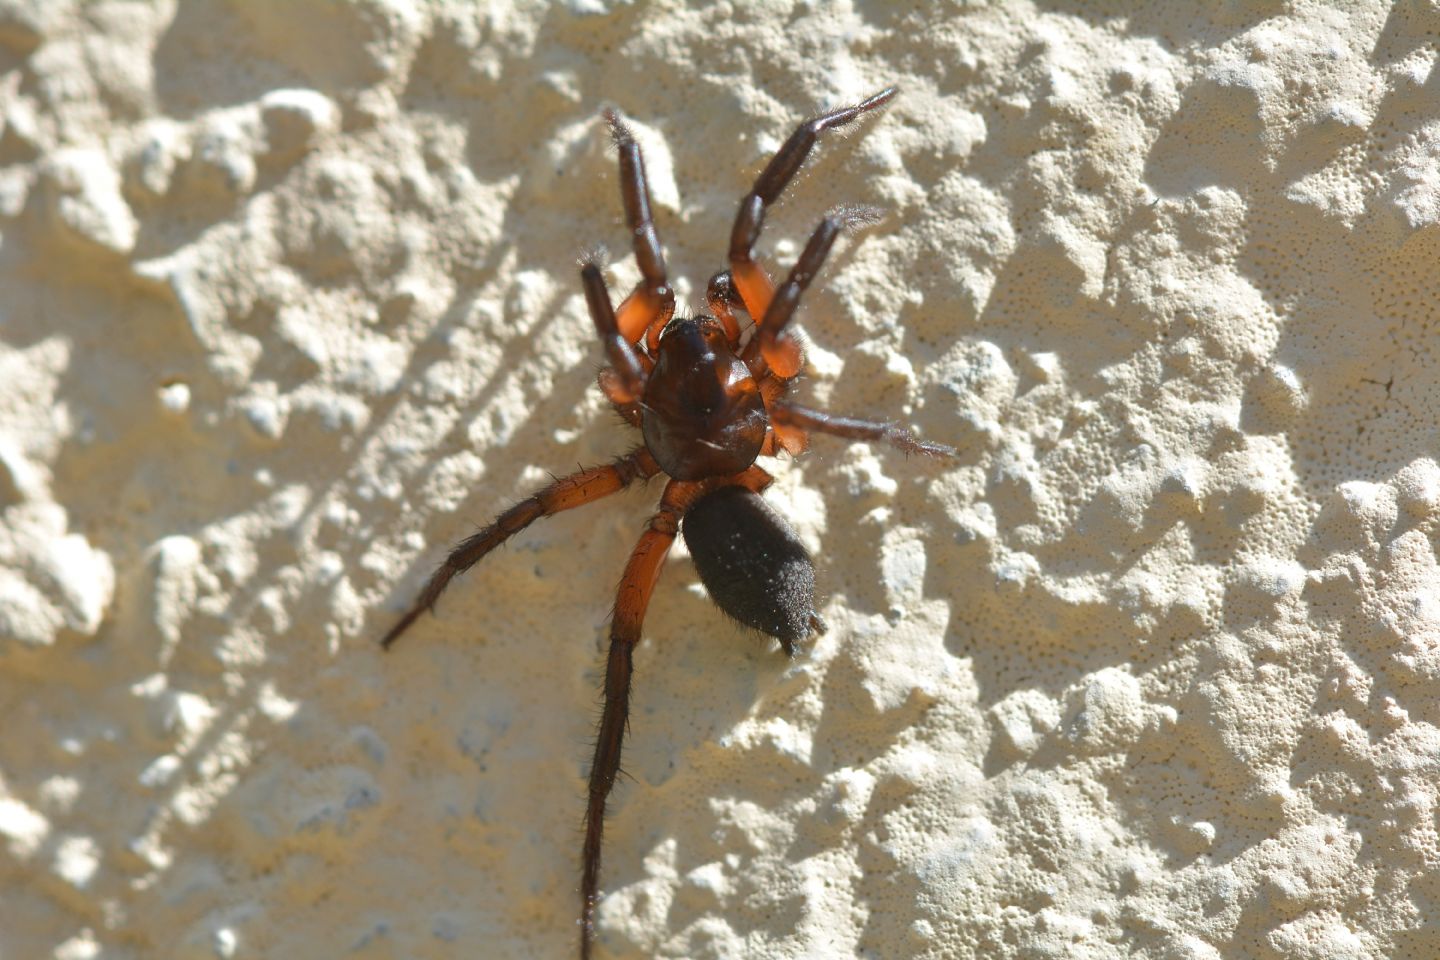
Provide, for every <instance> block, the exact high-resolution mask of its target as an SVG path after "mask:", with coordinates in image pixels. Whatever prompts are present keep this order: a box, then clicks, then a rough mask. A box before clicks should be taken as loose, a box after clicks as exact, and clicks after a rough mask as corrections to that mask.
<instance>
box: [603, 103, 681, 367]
mask: <svg viewBox="0 0 1440 960" xmlns="http://www.w3.org/2000/svg"><path fill="white" fill-rule="evenodd" d="M604 116H605V122H606V123H608V124H609V125H610V138H611V139H612V140H613V141H614V142H615V149H616V151H617V152H618V154H619V156H620V200H621V202H622V203H623V204H624V206H625V222H626V224H627V225H628V226H629V227H630V236H631V243H632V245H633V246H634V249H635V265H636V266H637V267H639V268H640V283H639V284H637V285H636V287H635V289H634V290H632V291H631V292H630V295H629V296H628V297H626V298H625V300H624V301H623V302H622V303H621V304H620V309H619V310H617V311H616V316H617V317H618V318H619V329H620V333H621V335H623V336H624V337H625V339H626V340H627V341H629V342H630V343H638V342H639V341H640V338H641V337H642V336H643V337H645V338H646V340H647V341H648V343H649V348H650V352H651V353H652V354H653V353H654V352H655V343H654V341H655V340H657V339H658V338H659V336H660V329H661V328H662V327H664V326H665V324H666V322H667V321H669V319H670V317H671V316H672V315H673V314H674V313H675V291H674V290H673V289H671V287H670V281H669V279H668V277H667V276H666V273H665V255H664V253H663V252H661V250H660V234H659V232H658V231H657V230H656V229H655V219H654V217H653V216H652V214H651V212H650V187H649V184H647V183H646V180H645V158H644V157H643V156H642V155H641V153H640V145H639V144H638V143H636V142H635V137H634V136H633V135H632V134H631V133H630V128H629V127H627V126H625V122H624V121H623V120H621V119H620V114H619V113H618V112H617V111H615V110H613V109H607V110H605V113H604Z"/></svg>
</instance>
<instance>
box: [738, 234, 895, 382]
mask: <svg viewBox="0 0 1440 960" xmlns="http://www.w3.org/2000/svg"><path fill="white" fill-rule="evenodd" d="M879 218H880V211H879V210H877V209H876V208H874V207H840V208H838V209H835V210H832V211H831V212H830V213H828V214H826V216H825V219H823V220H821V221H820V223H819V225H817V226H816V227H815V232H814V233H812V234H810V241H809V242H808V243H806V244H805V249H804V250H802V251H801V252H800V258H799V259H798V260H796V261H795V265H794V266H793V267H791V268H790V275H789V276H788V277H786V278H785V282H784V283H782V284H781V285H780V287H779V289H777V290H776V291H775V295H774V296H773V297H772V298H771V299H770V306H769V307H767V308H766V310H765V316H764V318H763V319H762V320H761V321H760V329H759V330H758V331H756V334H755V337H754V339H752V340H751V341H750V342H749V343H748V344H746V346H745V353H744V355H743V357H742V359H744V361H745V363H746V365H747V366H749V367H750V370H751V372H752V373H754V374H755V375H756V376H762V375H763V374H764V371H765V370H766V369H769V370H770V371H772V372H773V373H774V374H775V376H777V377H783V378H786V379H789V378H790V377H793V376H795V374H797V373H799V372H800V364H801V361H802V360H803V357H802V355H801V349H800V344H799V342H798V341H796V340H793V339H791V338H790V337H787V336H785V328H786V327H787V326H789V324H790V320H791V318H792V317H794V315H795V308H796V307H798V306H799V305H800V297H801V295H802V294H804V293H805V290H806V288H808V287H809V286H810V281H811V280H814V279H815V274H817V273H819V272H820V267H821V266H823V265H824V263H825V258H826V257H828V256H829V255H830V249H831V248H832V247H833V246H835V238H836V237H838V236H840V232H841V231H842V230H847V229H855V228H858V227H861V226H866V225H868V224H872V223H875V222H876V221H878V220H879ZM762 359H763V361H764V362H763V363H761V362H759V361H760V360H762Z"/></svg>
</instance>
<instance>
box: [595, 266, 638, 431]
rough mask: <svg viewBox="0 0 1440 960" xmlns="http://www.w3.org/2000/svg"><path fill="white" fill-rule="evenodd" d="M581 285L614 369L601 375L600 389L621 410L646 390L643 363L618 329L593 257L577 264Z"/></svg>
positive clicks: (612, 308)
mask: <svg viewBox="0 0 1440 960" xmlns="http://www.w3.org/2000/svg"><path fill="white" fill-rule="evenodd" d="M580 285H581V286H582V287H584V288H585V305H586V306H587V307H589V308H590V319H591V320H593V321H594V322H595V332H596V333H597V334H599V335H600V342H601V344H603V345H604V347H605V354H606V356H607V357H609V359H610V367H611V369H612V370H613V371H614V372H615V375H614V376H613V377H602V378H601V379H600V389H601V390H603V391H605V396H606V397H608V398H609V400H610V402H611V403H613V404H614V405H615V406H616V407H619V408H621V410H622V412H623V410H624V408H625V407H627V406H633V405H634V404H635V402H636V401H638V400H639V399H640V395H641V394H642V393H644V392H645V367H644V365H643V364H642V363H641V361H640V354H639V353H638V352H637V351H636V349H635V347H634V346H633V345H632V344H631V342H630V341H629V340H626V339H625V337H624V335H623V334H621V332H620V328H619V325H618V324H617V323H616V320H615V309H614V307H612V306H611V305H610V291H608V290H607V289H606V288H605V277H604V275H602V274H601V273H600V265H599V264H597V263H596V262H595V261H594V260H586V261H584V262H583V263H582V264H581V265H580Z"/></svg>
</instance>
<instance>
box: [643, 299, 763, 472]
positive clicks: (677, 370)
mask: <svg viewBox="0 0 1440 960" xmlns="http://www.w3.org/2000/svg"><path fill="white" fill-rule="evenodd" d="M640 416H641V430H642V432H643V433H644V434H645V446H646V447H647V448H649V450H650V453H651V454H653V455H654V457H655V461H656V462H657V463H659V464H660V469H661V470H664V471H665V472H666V473H668V474H670V476H672V477H674V478H675V479H676V480H703V479H705V478H706V477H716V476H726V475H729V474H732V473H739V472H740V471H742V470H744V469H745V468H746V467H749V466H750V464H752V463H754V462H755V458H756V457H757V456H759V455H760V446H761V444H763V443H764V442H765V430H766V427H767V426H768V425H769V421H768V419H767V418H766V416H765V402H764V401H763V400H762V399H761V398H760V387H759V386H758V385H757V384H756V383H755V378H754V377H752V376H751V375H750V369H749V368H748V367H746V366H745V364H744V363H742V362H741V361H740V358H739V357H737V356H735V354H734V352H733V351H731V349H730V346H729V344H727V343H726V342H725V334H724V331H723V329H722V328H721V327H720V325H719V324H718V323H716V322H715V321H714V320H713V319H711V318H710V317H696V318H694V319H677V320H673V321H671V322H670V324H669V325H668V326H667V327H666V328H665V332H664V333H663V334H662V335H661V337H660V348H659V355H658V356H657V357H656V359H655V369H654V370H652V371H650V375H649V377H647V378H646V381H645V395H644V396H643V397H642V398H641V414H640Z"/></svg>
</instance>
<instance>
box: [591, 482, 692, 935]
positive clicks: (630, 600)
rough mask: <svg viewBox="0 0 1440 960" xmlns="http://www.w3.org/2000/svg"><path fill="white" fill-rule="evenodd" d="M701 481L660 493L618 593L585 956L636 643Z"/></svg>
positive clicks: (595, 794)
mask: <svg viewBox="0 0 1440 960" xmlns="http://www.w3.org/2000/svg"><path fill="white" fill-rule="evenodd" d="M699 489H700V485H699V484H695V483H684V482H681V481H679V480H671V481H670V482H669V483H667V484H666V485H665V493H664V495H663V496H662V497H661V498H660V509H659V510H658V511H656V513H655V515H654V516H653V517H651V518H650V523H649V526H648V527H647V528H646V530H645V532H644V533H643V534H641V535H640V540H639V542H638V543H636V544H635V549H634V551H632V552H631V554H630V560H629V562H627V563H626V564H625V573H624V575H623V576H622V577H621V578H620V589H619V591H618V592H617V593H616V596H615V613H614V615H613V616H612V617H611V619H610V654H609V658H608V660H607V661H606V664H605V706H604V708H603V710H602V712H601V715H600V728H599V730H598V731H597V733H596V736H595V757H594V760H593V761H592V762H591V764H590V789H589V801H588V802H587V803H586V805H585V842H584V846H583V847H582V848H581V859H582V862H583V866H582V868H581V877H580V956H581V957H582V958H588V957H589V956H590V946H591V942H592V941H593V939H594V934H595V902H596V900H597V899H598V898H599V891H600V843H601V839H602V834H603V832H604V829H605V800H606V798H607V797H608V796H609V795H610V789H611V788H612V787H614V786H615V775H616V774H617V773H619V771H620V748H621V745H622V743H623V741H624V739H625V728H626V726H627V724H628V721H629V715H630V676H631V673H632V657H633V654H634V650H635V645H636V644H637V643H639V642H640V627H641V625H642V624H643V623H644V620H645V610H646V608H647V607H648V606H649V605H650V595H651V594H652V593H653V592H654V590H655V582H656V581H657V580H659V579H660V566H661V564H662V563H664V561H665V556H666V554H668V553H669V552H670V546H671V544H673V543H674V542H675V534H676V533H678V532H679V530H680V519H681V517H682V516H683V515H684V513H685V508H686V507H687V506H688V505H689V502H690V501H691V500H692V499H693V498H694V497H695V495H696V494H697V493H698V491H699Z"/></svg>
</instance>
